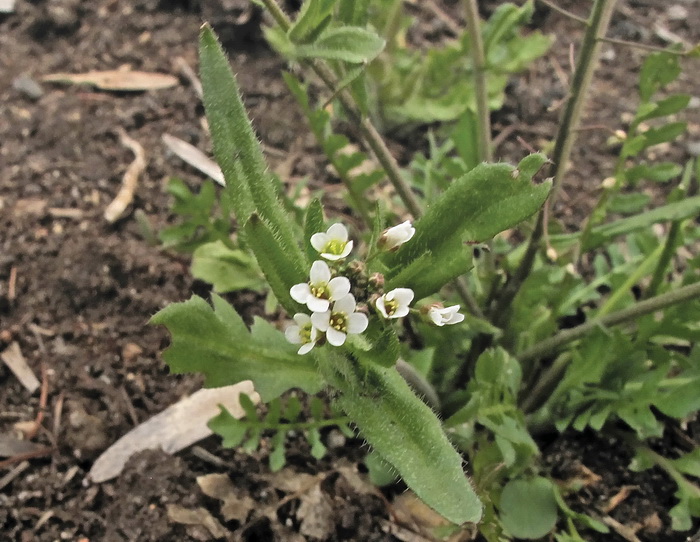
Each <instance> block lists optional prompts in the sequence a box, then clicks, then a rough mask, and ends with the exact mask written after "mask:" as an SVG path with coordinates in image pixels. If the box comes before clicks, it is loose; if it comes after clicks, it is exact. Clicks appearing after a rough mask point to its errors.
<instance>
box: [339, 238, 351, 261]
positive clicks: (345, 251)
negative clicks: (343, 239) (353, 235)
mask: <svg viewBox="0 0 700 542" xmlns="http://www.w3.org/2000/svg"><path fill="white" fill-rule="evenodd" d="M352 244H353V243H352V241H348V242H347V243H346V245H345V248H344V249H343V252H341V253H340V257H341V258H347V257H348V255H349V254H350V251H352Z"/></svg>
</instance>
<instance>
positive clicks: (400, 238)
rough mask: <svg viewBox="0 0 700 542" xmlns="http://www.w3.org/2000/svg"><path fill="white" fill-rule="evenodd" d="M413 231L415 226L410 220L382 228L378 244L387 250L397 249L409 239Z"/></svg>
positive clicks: (414, 231) (413, 233)
mask: <svg viewBox="0 0 700 542" xmlns="http://www.w3.org/2000/svg"><path fill="white" fill-rule="evenodd" d="M415 233H416V228H414V227H413V226H412V225H411V221H410V220H406V222H403V223H402V224H399V225H398V226H394V227H393V228H388V229H386V230H384V232H382V234H381V236H379V241H378V245H379V247H380V248H382V249H384V250H387V251H392V250H397V249H398V248H399V247H400V246H401V245H403V244H404V243H405V242H406V241H408V240H410V239H411V237H413V236H414V235H415Z"/></svg>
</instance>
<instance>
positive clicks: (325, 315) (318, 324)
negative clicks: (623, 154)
mask: <svg viewBox="0 0 700 542" xmlns="http://www.w3.org/2000/svg"><path fill="white" fill-rule="evenodd" d="M330 319H331V311H326V312H315V313H313V314H312V315H311V323H312V324H313V326H314V327H315V328H316V329H318V330H319V331H323V332H325V331H327V330H328V328H329V326H330Z"/></svg>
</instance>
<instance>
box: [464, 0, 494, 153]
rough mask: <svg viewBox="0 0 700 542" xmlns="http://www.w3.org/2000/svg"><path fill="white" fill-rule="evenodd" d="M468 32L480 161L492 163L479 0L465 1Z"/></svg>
mask: <svg viewBox="0 0 700 542" xmlns="http://www.w3.org/2000/svg"><path fill="white" fill-rule="evenodd" d="M464 4H465V7H466V19H467V31H468V32H469V41H470V45H471V47H470V53H471V57H472V64H473V66H474V89H475V91H476V116H477V123H478V132H479V160H480V161H481V162H490V161H491V159H492V154H491V117H490V111H489V97H488V91H487V90H486V59H485V57H484V41H483V39H482V37H481V28H480V22H481V21H480V18H479V7H478V5H477V0H465V2H464Z"/></svg>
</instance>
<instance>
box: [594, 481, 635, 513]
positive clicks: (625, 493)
mask: <svg viewBox="0 0 700 542" xmlns="http://www.w3.org/2000/svg"><path fill="white" fill-rule="evenodd" d="M633 489H639V487H637V486H622V487H621V488H620V491H618V492H617V493H616V494H615V495H613V496H612V497H610V500H609V501H608V502H607V503H606V504H605V505H604V506H603V507H602V508H601V510H602V511H603V512H605V513H606V514H609V513H610V512H612V511H613V510H614V509H615V508H617V507H618V506H619V504H620V503H621V502H622V501H624V500H625V499H626V498H627V497H629V496H630V493H632V490H633Z"/></svg>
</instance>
